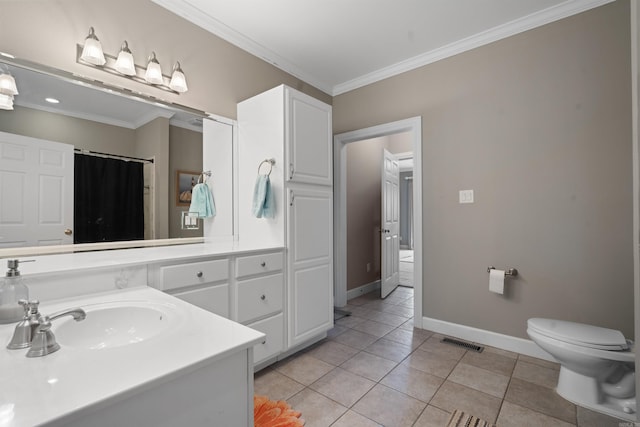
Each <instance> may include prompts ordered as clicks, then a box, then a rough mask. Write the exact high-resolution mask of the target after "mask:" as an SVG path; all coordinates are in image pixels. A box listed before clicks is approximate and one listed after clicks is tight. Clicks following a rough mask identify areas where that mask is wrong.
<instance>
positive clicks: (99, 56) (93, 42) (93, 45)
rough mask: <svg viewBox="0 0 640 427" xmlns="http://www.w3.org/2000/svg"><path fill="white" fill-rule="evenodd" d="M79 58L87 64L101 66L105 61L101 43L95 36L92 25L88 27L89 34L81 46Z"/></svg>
mask: <svg viewBox="0 0 640 427" xmlns="http://www.w3.org/2000/svg"><path fill="white" fill-rule="evenodd" d="M80 59H82V60H83V61H86V62H88V63H89V64H93V65H100V66H103V65H104V64H105V63H106V62H107V60H106V59H105V58H104V53H103V52H102V45H101V44H100V40H98V37H96V34H95V32H94V30H93V27H91V28H89V35H88V36H87V38H86V39H85V40H84V47H83V48H82V55H80Z"/></svg>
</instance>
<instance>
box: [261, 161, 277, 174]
mask: <svg viewBox="0 0 640 427" xmlns="http://www.w3.org/2000/svg"><path fill="white" fill-rule="evenodd" d="M265 163H269V172H267V176H270V175H271V171H272V170H273V165H275V164H276V159H274V158H271V159H264V160H263V161H261V162H260V164H259V165H258V175H260V168H261V167H262V165H263V164H265Z"/></svg>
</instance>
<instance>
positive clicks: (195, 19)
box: [152, 0, 332, 94]
mask: <svg viewBox="0 0 640 427" xmlns="http://www.w3.org/2000/svg"><path fill="white" fill-rule="evenodd" d="M152 1H153V2H154V3H156V4H158V5H160V6H162V7H164V8H165V9H167V10H169V11H171V12H173V13H174V14H176V15H178V16H181V17H183V18H184V19H186V20H187V21H189V22H191V23H193V24H195V25H197V26H199V27H200V28H203V29H205V30H207V31H208V32H210V33H212V34H215V35H216V36H218V37H220V38H221V39H223V40H226V41H228V42H229V43H231V44H232V45H234V46H236V47H238V48H240V49H242V50H244V51H246V52H249V53H250V54H252V55H253V56H256V57H258V58H260V59H262V60H263V61H265V62H268V63H269V64H271V65H273V66H274V67H276V68H279V69H281V70H282V71H285V72H287V73H289V74H291V75H292V76H294V77H297V78H299V79H300V80H302V81H304V82H307V83H309V84H310V85H312V86H314V87H316V88H318V89H320V90H321V91H323V92H325V93H327V94H331V89H332V87H331V85H330V84H328V83H326V82H322V81H320V80H318V79H317V78H316V76H314V75H312V74H309V73H307V72H305V71H304V70H302V69H301V68H300V67H298V66H297V65H295V64H293V63H292V62H290V61H289V60H288V59H286V58H284V57H283V56H280V55H278V54H277V53H275V52H274V51H272V50H270V49H268V48H266V47H265V46H263V45H261V44H260V43H258V42H257V41H255V40H252V39H250V38H249V37H247V36H245V35H244V34H242V33H239V32H238V31H236V30H234V29H233V28H230V27H229V26H227V25H225V24H223V23H222V22H220V21H218V20H217V19H215V18H214V17H212V16H210V15H208V14H206V13H205V12H204V11H202V10H201V9H199V8H197V7H195V6H193V5H192V4H189V3H188V2H187V1H185V0H152Z"/></svg>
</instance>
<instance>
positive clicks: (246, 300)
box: [236, 273, 284, 323]
mask: <svg viewBox="0 0 640 427" xmlns="http://www.w3.org/2000/svg"><path fill="white" fill-rule="evenodd" d="M283 287H284V280H283V276H282V273H280V274H274V275H272V276H264V277H256V278H255V279H249V280H239V281H238V283H237V290H238V292H237V301H236V308H237V316H238V318H237V319H236V320H237V321H238V322H240V323H246V322H250V321H252V320H254V319H257V318H259V317H264V316H268V315H270V314H275V313H277V312H278V311H281V310H282V297H283Z"/></svg>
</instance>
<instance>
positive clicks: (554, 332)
mask: <svg viewBox="0 0 640 427" xmlns="http://www.w3.org/2000/svg"><path fill="white" fill-rule="evenodd" d="M527 325H528V327H529V328H531V329H532V330H534V331H536V332H537V333H539V334H541V335H544V336H547V337H549V338H552V339H555V340H558V341H564V342H567V343H571V344H574V345H578V346H582V347H587V348H593V349H598V350H608V351H624V350H628V349H629V343H628V342H627V340H626V339H625V337H624V335H622V333H621V332H620V331H616V330H615V329H607V328H601V327H599V326H592V325H585V324H582V323H575V322H568V321H565V320H554V319H543V318H533V319H529V320H528V321H527Z"/></svg>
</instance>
